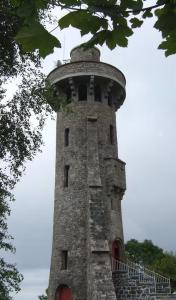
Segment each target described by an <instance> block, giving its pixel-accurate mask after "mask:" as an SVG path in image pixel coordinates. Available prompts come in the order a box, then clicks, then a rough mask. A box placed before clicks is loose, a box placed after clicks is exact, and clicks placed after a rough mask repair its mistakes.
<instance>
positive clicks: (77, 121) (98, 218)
mask: <svg viewBox="0 0 176 300" xmlns="http://www.w3.org/2000/svg"><path fill="white" fill-rule="evenodd" d="M75 51H77V50H74V51H73V53H74V59H73V60H74V61H75V58H76V57H77V56H78V53H75ZM94 54H96V51H95V53H94ZM87 57H89V55H87ZM80 63H81V64H82V65H81V69H82V70H84V75H85V73H86V72H87V69H86V66H87V65H86V63H87V62H85V63H84V62H83V63H82V62H80ZM90 64H91V68H90V69H89V71H90V76H87V77H86V78H85V76H82V75H81V74H78V73H77V72H78V69H77V67H76V65H78V63H76V62H74V63H72V64H68V65H64V66H61V67H59V68H58V69H57V70H56V71H54V73H51V74H50V76H49V79H51V82H52V83H56V84H57V89H58V92H61V93H65V94H66V93H67V91H66V90H65V88H66V87H68V84H70V82H71V81H68V78H67V77H69V72H71V74H72V75H73V73H74V75H76V76H77V77H76V80H75V79H74V78H73V81H72V82H71V85H72V86H74V89H75V90H74V93H75V96H74V99H73V101H72V102H71V103H70V104H68V107H69V111H68V112H67V111H65V112H64V111H63V112H59V113H58V115H57V142H56V179H55V206H54V225H53V246H52V259H51V270H50V280H49V292H48V298H49V300H55V292H56V289H57V288H58V287H59V286H61V285H67V286H68V287H69V288H70V289H71V291H72V295H73V300H116V294H115V289H114V285H113V281H112V272H111V256H112V243H113V241H115V240H120V241H121V243H122V244H123V228H122V217H121V199H122V197H123V193H124V191H125V188H126V183H125V164H124V163H123V162H122V161H120V160H119V158H118V151H117V138H116V118H115V110H116V109H117V105H115V103H116V99H115V98H116V97H120V94H121V92H122V90H121V88H119V87H118V88H117V86H115V87H114V90H113V84H110V81H109V78H108V76H107V77H106V71H107V74H109V73H108V72H110V70H112V71H113V67H110V66H109V65H106V64H104V65H103V73H102V72H101V70H102V69H101V68H102V65H101V68H100V67H99V66H100V64H101V63H98V62H97V61H96V62H91V63H90ZM74 66H75V67H74ZM64 72H65V74H67V75H66V77H64V76H65V75H64ZM115 72H117V71H115ZM91 74H92V75H95V74H97V76H99V75H100V77H99V78H97V77H96V76H95V78H94V77H91ZM118 74H121V73H120V72H119V73H118ZM119 76H121V80H122V79H123V76H122V75H119ZM83 77H84V78H83ZM112 77H113V76H112ZM64 78H65V79H64ZM61 79H62V83H60V80H61ZM63 80H65V81H67V83H66V82H65V81H64V83H63ZM82 80H83V82H84V84H86V86H87V100H86V101H78V87H79V83H80V82H82ZM93 84H99V85H100V88H101V102H95V99H94V88H92V85H93ZM124 84H125V82H124V79H123V85H124ZM111 88H112V96H113V99H114V100H113V102H112V103H111V104H110V103H109V105H108V93H110V92H111ZM92 91H93V92H92ZM118 101H119V100H118ZM110 126H112V128H113V139H112V137H110ZM65 129H69V144H68V146H65V136H64V135H65ZM111 134H112V133H111ZM112 140H113V142H112ZM65 166H67V167H69V173H68V178H67V179H68V187H67V186H64V182H65V176H66V175H65V173H64V170H65ZM63 251H68V257H67V268H66V269H63V262H62V260H63Z"/></svg>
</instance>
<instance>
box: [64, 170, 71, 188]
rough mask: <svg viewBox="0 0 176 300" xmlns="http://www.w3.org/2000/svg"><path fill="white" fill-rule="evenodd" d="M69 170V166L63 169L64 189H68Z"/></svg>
mask: <svg viewBox="0 0 176 300" xmlns="http://www.w3.org/2000/svg"><path fill="white" fill-rule="evenodd" d="M69 168H70V166H65V169H64V186H65V187H68V180H69V178H68V177H69Z"/></svg>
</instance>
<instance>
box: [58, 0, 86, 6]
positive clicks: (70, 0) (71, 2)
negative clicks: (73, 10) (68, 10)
mask: <svg viewBox="0 0 176 300" xmlns="http://www.w3.org/2000/svg"><path fill="white" fill-rule="evenodd" d="M59 2H61V3H62V4H63V5H65V6H76V5H80V4H81V3H82V1H81V0H64V1H59Z"/></svg>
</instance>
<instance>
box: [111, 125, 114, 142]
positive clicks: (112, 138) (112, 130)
mask: <svg viewBox="0 0 176 300" xmlns="http://www.w3.org/2000/svg"><path fill="white" fill-rule="evenodd" d="M110 144H111V145H113V144H114V129H113V126H112V125H110Z"/></svg>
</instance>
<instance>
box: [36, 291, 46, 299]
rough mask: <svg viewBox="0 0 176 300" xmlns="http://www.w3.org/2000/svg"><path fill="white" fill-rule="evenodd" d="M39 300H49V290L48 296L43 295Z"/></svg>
mask: <svg viewBox="0 0 176 300" xmlns="http://www.w3.org/2000/svg"><path fill="white" fill-rule="evenodd" d="M38 298H39V300H48V296H47V290H46V294H45V295H41V296H39V297H38Z"/></svg>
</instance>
